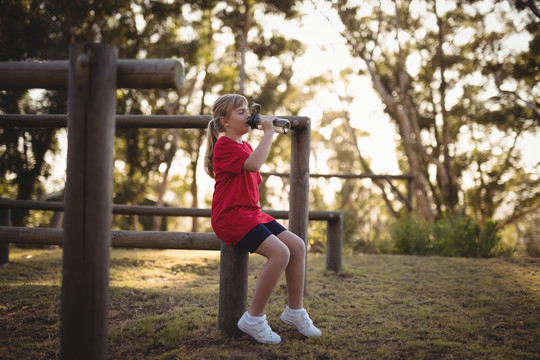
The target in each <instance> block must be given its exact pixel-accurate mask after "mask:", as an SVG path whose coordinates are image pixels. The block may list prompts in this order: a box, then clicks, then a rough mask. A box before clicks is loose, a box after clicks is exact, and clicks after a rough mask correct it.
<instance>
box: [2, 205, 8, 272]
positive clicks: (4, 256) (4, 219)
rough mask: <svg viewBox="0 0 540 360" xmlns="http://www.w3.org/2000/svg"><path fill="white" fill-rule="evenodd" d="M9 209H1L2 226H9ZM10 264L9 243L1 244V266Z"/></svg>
mask: <svg viewBox="0 0 540 360" xmlns="http://www.w3.org/2000/svg"><path fill="white" fill-rule="evenodd" d="M9 213H10V211H9V208H0V226H9ZM8 262H9V243H1V244H0V265H4V264H7V263H8Z"/></svg>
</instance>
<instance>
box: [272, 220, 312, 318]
mask: <svg viewBox="0 0 540 360" xmlns="http://www.w3.org/2000/svg"><path fill="white" fill-rule="evenodd" d="M278 238H279V240H281V241H282V242H283V243H284V244H285V245H286V246H287V248H289V252H290V254H291V255H290V259H289V264H288V265H287V268H286V269H285V279H286V281H287V295H288V298H289V307H290V308H291V309H302V308H303V307H304V280H305V273H306V245H305V243H304V240H302V239H301V238H300V237H298V236H297V235H296V234H294V233H292V232H290V231H289V230H286V231H283V232H282V233H280V234H279V235H278Z"/></svg>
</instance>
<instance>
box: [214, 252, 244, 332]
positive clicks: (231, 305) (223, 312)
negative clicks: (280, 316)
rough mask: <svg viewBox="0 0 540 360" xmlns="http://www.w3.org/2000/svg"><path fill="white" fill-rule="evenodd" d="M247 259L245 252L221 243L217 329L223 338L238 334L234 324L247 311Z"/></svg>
mask: <svg viewBox="0 0 540 360" xmlns="http://www.w3.org/2000/svg"><path fill="white" fill-rule="evenodd" d="M248 258H249V254H248V252H247V251H246V250H243V249H242V248H240V247H238V246H227V245H225V244H224V243H223V242H221V259H220V270H219V274H220V277H219V315H218V328H219V331H220V332H221V333H222V334H223V335H225V336H234V335H238V334H239V333H240V330H239V329H238V326H237V325H236V323H237V322H238V320H240V317H242V314H244V312H245V311H246V309H247V289H248V269H247V267H248Z"/></svg>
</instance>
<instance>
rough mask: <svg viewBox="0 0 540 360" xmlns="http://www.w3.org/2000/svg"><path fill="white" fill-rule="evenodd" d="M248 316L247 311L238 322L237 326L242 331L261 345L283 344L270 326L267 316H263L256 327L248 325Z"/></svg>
mask: <svg viewBox="0 0 540 360" xmlns="http://www.w3.org/2000/svg"><path fill="white" fill-rule="evenodd" d="M246 315H247V311H246V312H245V313H244V315H242V317H241V318H240V320H238V323H237V325H238V328H239V329H240V330H242V331H243V332H245V333H246V334H248V335H250V336H251V337H253V338H254V339H255V340H257V341H258V342H260V343H261V344H279V343H280V342H281V337H280V336H279V335H278V334H276V333H275V332H273V331H272V328H271V327H270V326H269V325H268V322H267V321H266V315H263V316H262V318H261V319H260V320H259V321H258V322H257V323H256V324H255V325H252V324H250V323H248V321H247V318H246Z"/></svg>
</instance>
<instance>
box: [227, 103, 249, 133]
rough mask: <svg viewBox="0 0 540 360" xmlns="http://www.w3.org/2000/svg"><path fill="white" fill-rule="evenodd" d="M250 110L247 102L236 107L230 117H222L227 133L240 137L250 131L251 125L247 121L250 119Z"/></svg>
mask: <svg viewBox="0 0 540 360" xmlns="http://www.w3.org/2000/svg"><path fill="white" fill-rule="evenodd" d="M249 115H250V114H249V110H248V107H247V105H246V104H244V105H242V106H240V107H238V108H236V109H234V110H233V111H232V112H231V114H230V115H229V117H227V118H225V117H222V118H221V121H222V123H223V126H224V127H225V135H227V136H229V137H231V138H233V139H238V138H241V137H242V135H244V134H246V133H248V132H249V129H250V127H249V125H248V124H247V121H248V120H249Z"/></svg>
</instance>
